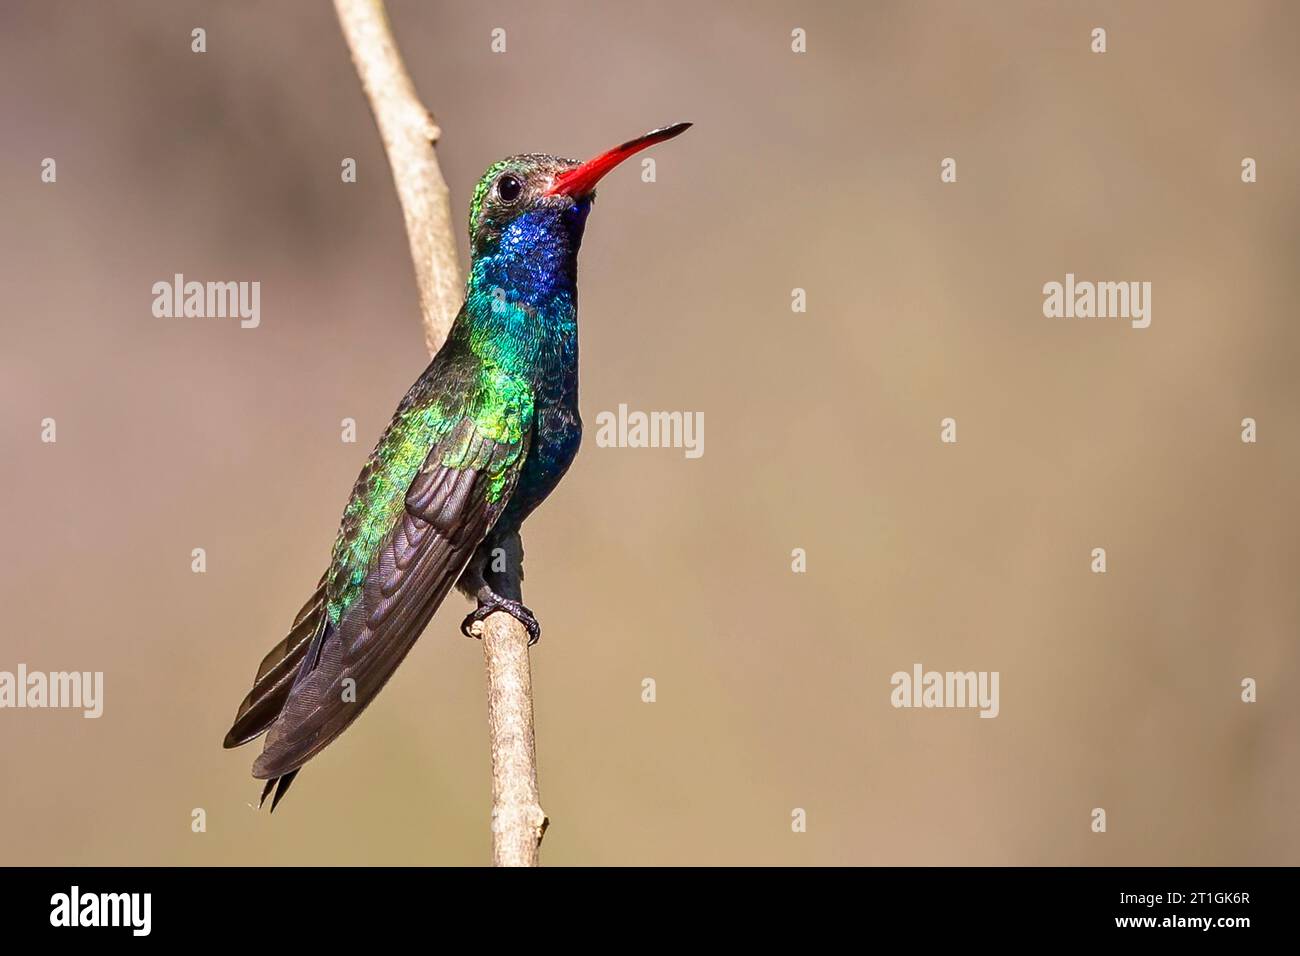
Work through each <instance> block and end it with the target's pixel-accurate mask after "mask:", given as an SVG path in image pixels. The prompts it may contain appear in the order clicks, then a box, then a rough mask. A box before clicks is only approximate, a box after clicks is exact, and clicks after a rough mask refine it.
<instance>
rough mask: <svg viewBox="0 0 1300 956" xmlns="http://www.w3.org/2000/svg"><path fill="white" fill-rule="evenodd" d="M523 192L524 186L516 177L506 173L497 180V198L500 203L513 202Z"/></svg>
mask: <svg viewBox="0 0 1300 956" xmlns="http://www.w3.org/2000/svg"><path fill="white" fill-rule="evenodd" d="M523 191H524V184H523V183H521V182H520V181H519V178H518V177H517V176H512V175H510V174H509V173H506V174H505V175H504V176H502V177H501V178H500V179H498V180H497V196H498V197H500V199H501V201H502V202H514V201H515V200H516V199H518V198H519V197H520V196H521V195H522V194H523Z"/></svg>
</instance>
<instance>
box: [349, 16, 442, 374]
mask: <svg viewBox="0 0 1300 956" xmlns="http://www.w3.org/2000/svg"><path fill="white" fill-rule="evenodd" d="M334 9H335V10H337V11H338V15H339V23H340V24H341V25H342V27H343V36H344V39H346V40H347V43H348V49H350V50H351V51H352V62H353V64H355V66H356V68H357V75H358V76H359V77H361V86H362V88H363V89H364V90H365V91H366V97H367V98H368V99H369V100H370V109H371V110H372V111H373V112H374V114H375V122H376V123H377V124H378V126H379V136H380V138H381V139H382V140H383V142H384V151H385V152H386V153H387V154H388V164H389V166H390V167H392V170H393V183H394V185H395V186H396V187H397V198H398V200H399V202H400V203H401V205H402V215H403V216H404V217H405V218H406V236H407V239H408V240H410V243H411V259H412V261H413V262H414V263H415V279H416V282H417V283H418V284H419V287H420V309H421V311H422V312H423V313H424V340H425V344H426V345H428V347H429V354H430V355H432V354H434V353H435V352H437V351H438V349H439V348H440V347H441V346H442V342H443V339H445V338H446V337H447V331H448V330H449V329H450V328H451V323H452V321H453V320H454V319H455V318H456V312H457V310H458V309H459V308H460V303H461V300H462V298H463V297H464V286H462V285H461V277H460V263H459V262H458V261H457V258H456V230H455V227H454V226H453V225H452V221H451V201H450V198H449V196H448V193H447V182H446V180H444V179H443V178H442V169H441V168H440V167H439V166H438V154H437V152H436V151H435V150H434V147H435V146H436V145H437V143H438V140H439V139H440V138H441V137H442V130H441V129H439V128H438V124H437V123H436V122H434V119H433V115H432V114H431V113H430V112H429V111H428V110H427V109H425V108H424V105H423V104H422V103H421V102H420V97H419V96H418V95H417V94H416V92H415V84H413V83H412V82H411V76H410V74H409V73H407V72H406V64H405V63H403V62H402V54H401V53H399V52H398V50H397V43H396V41H395V40H394V39H393V31H392V29H391V28H390V27H389V24H388V14H387V12H386V11H385V10H384V4H383V0H335V2H334Z"/></svg>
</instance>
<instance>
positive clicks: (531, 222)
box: [458, 201, 591, 373]
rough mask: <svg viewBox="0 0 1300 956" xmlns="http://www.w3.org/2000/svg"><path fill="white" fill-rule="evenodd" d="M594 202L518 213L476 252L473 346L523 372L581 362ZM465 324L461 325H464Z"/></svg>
mask: <svg viewBox="0 0 1300 956" xmlns="http://www.w3.org/2000/svg"><path fill="white" fill-rule="evenodd" d="M590 210H591V203H590V202H589V201H584V202H580V203H577V204H575V205H573V206H569V207H567V208H564V209H557V208H552V207H545V208H541V209H532V210H529V211H528V212H525V213H522V214H520V215H519V216H516V217H515V218H514V219H513V220H511V221H510V222H509V223H507V224H506V225H504V226H503V227H502V228H501V231H500V234H499V235H498V236H496V237H495V238H494V239H493V240H492V241H490V242H487V243H485V244H484V247H483V248H482V249H479V250H477V251H476V253H475V255H474V262H473V265H472V266H471V267H470V276H469V287H468V292H467V295H466V299H465V314H464V318H465V319H466V320H467V321H466V328H465V329H464V332H466V333H467V334H468V344H469V346H470V348H471V349H472V350H473V351H474V353H475V354H477V355H478V356H479V357H481V358H483V359H486V360H488V361H491V362H493V363H494V364H496V365H498V366H501V367H502V368H504V369H506V370H507V371H512V372H519V373H523V372H526V371H530V370H533V369H536V368H538V366H539V365H547V366H549V365H552V364H553V363H554V362H557V361H564V360H565V356H564V355H562V354H557V349H558V352H561V353H567V352H568V351H569V348H567V347H565V346H566V343H567V342H568V340H570V339H572V340H574V342H573V348H572V351H573V354H574V358H575V359H576V332H577V302H578V290H577V285H578V249H579V247H580V246H581V245H582V234H583V229H584V227H585V225H586V220H587V214H588V213H589V212H590ZM458 324H460V323H458Z"/></svg>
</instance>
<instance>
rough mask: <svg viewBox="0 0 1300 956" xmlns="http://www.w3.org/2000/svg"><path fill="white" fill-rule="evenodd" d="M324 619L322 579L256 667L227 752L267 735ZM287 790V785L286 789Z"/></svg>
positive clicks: (228, 733)
mask: <svg viewBox="0 0 1300 956" xmlns="http://www.w3.org/2000/svg"><path fill="white" fill-rule="evenodd" d="M326 619H327V617H326V614H325V579H324V578H322V579H321V583H320V584H319V585H318V586H317V588H316V590H315V592H314V593H313V594H312V596H311V598H309V599H308V601H307V603H306V604H304V605H303V606H302V610H300V611H299V612H298V615H297V617H295V618H294V620H293V627H292V628H290V629H289V633H288V635H286V636H285V638H284V640H282V641H280V643H279V644H276V645H275V647H273V648H271V650H270V651H269V652H267V655H266V656H265V657H263V658H262V663H261V664H259V665H258V667H257V676H255V677H254V678H253V689H252V690H250V691H249V692H248V695H247V696H246V697H245V698H244V699H243V701H242V702H241V703H240V705H239V711H238V712H237V713H236V714H235V722H234V724H233V725H232V726H231V728H230V730H229V731H228V732H227V733H226V739H225V741H224V743H223V746H225V747H227V748H230V747H238V746H240V745H241V744H246V743H248V742H249V741H250V740H253V739H255V738H257V737H260V736H261V735H262V734H264V733H266V731H267V729H268V728H269V727H270V726H271V725H272V724H273V723H275V719H276V718H277V717H279V716H280V711H281V710H283V709H284V704H285V701H286V700H288V699H289V691H290V690H291V689H292V687H293V684H294V680H295V678H296V677H297V676H298V673H299V671H300V670H301V669H302V662H303V660H304V659H305V658H306V657H307V652H308V649H309V648H310V647H311V646H312V641H313V640H314V639H315V638H316V637H317V636H318V635H319V633H320V631H321V630H322V629H323V627H324V625H325V623H326ZM287 787H288V785H287V784H286V785H285V789H287ZM282 795H283V791H281V796H282ZM263 799H265V795H264V796H263ZM277 799H278V798H277Z"/></svg>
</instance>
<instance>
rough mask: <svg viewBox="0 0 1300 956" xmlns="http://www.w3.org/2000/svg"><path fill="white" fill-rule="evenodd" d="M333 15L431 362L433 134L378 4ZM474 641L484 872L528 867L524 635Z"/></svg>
mask: <svg viewBox="0 0 1300 956" xmlns="http://www.w3.org/2000/svg"><path fill="white" fill-rule="evenodd" d="M334 9H335V10H336V11H337V12H338V17H339V24H340V25H341V26H342V28H343V37H344V39H345V40H346V41H347V44H348V49H349V50H350V51H351V52H352V62H353V63H354V64H355V65H356V68H357V75H358V76H359V77H360V78H361V85H362V87H363V88H364V89H365V92H366V97H367V98H368V99H369V101H370V109H371V110H372V111H373V112H374V114H375V122H376V124H377V125H378V126H379V136H380V138H381V139H382V140H383V143H384V151H385V152H386V153H387V154H388V163H389V166H390V167H391V168H392V171H393V182H394V184H395V185H396V186H397V198H398V200H399V202H400V203H401V206H402V215H403V216H404V217H405V219H406V234H407V238H408V239H409V240H410V244H411V259H412V260H413V261H414V263H415V278H416V282H417V283H418V284H419V288H420V309H421V311H422V312H423V315H424V337H425V343H426V344H427V345H428V347H429V354H431V355H432V354H434V353H435V352H437V351H438V349H439V348H441V347H442V343H443V340H444V339H445V338H446V337H447V332H448V330H449V329H450V328H451V323H452V322H453V320H454V319H455V318H456V312H457V311H458V310H459V308H460V303H461V299H462V297H463V295H464V287H463V285H462V284H461V276H460V263H459V261H458V260H457V256H456V232H455V227H454V226H453V224H452V219H451V202H450V198H449V196H448V192H447V183H446V180H444V179H443V178H442V170H441V168H440V167H439V166H438V154H437V152H436V150H435V148H434V147H435V146H436V145H437V143H438V140H439V138H440V137H441V135H442V131H441V130H440V129H439V128H438V124H437V123H436V122H434V119H433V116H432V114H431V113H430V112H429V111H428V110H427V109H425V107H424V105H423V104H422V103H421V102H420V98H419V96H418V95H417V94H416V92H415V84H413V83H412V82H411V77H410V74H409V73H407V71H406V65H405V64H404V63H403V62H402V55H401V53H399V52H398V49H397V42H396V41H395V40H394V39H393V33H392V29H391V27H390V26H389V23H388V14H387V12H386V11H385V10H384V4H383V0H334ZM510 550H513V551H514V552H515V554H514V557H515V558H516V560H515V561H512V562H510V565H511V569H512V576H513V577H514V587H515V589H516V590H517V588H518V568H519V561H520V560H522V548H520V547H519V545H518V538H517V537H516V539H515V541H514V542H513V543H512V547H511V549H510ZM481 637H482V641H483V660H484V665H485V667H486V670H487V693H488V733H489V735H490V739H491V743H492V862H493V863H494V864H495V865H497V866H537V865H538V847H539V846H540V844H541V841H542V834H543V832H545V830H546V814H545V813H544V812H543V811H542V808H541V805H540V802H539V797H538V793H537V759H536V749H535V744H534V738H533V691H532V676H531V674H530V672H529V666H528V632H527V631H526V630H525V629H524V626H523V625H522V624H520V623H519V622H518V621H517V620H515V619H514V618H513V617H511V616H510V615H509V614H504V613H502V612H497V613H496V614H493V615H491V616H489V617H488V619H487V620H486V621H484V622H483V624H482V630H481Z"/></svg>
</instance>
